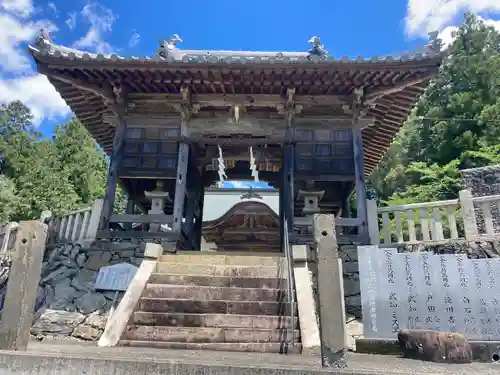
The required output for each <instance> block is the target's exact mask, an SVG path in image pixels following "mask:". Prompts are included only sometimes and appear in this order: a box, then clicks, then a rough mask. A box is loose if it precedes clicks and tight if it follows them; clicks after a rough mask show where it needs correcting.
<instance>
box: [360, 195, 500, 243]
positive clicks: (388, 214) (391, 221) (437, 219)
mask: <svg viewBox="0 0 500 375" xmlns="http://www.w3.org/2000/svg"><path fill="white" fill-rule="evenodd" d="M367 207H368V228H369V232H370V242H371V243H372V244H373V245H378V244H381V243H382V244H384V245H385V246H387V245H400V244H416V243H426V242H432V243H436V242H438V243H439V242H447V241H452V240H458V239H467V240H471V241H473V240H483V239H491V238H494V237H496V236H499V235H500V228H499V225H498V223H496V222H495V220H494V215H492V212H493V211H494V210H496V211H497V212H500V195H492V196H485V197H473V196H472V194H471V193H470V191H469V190H462V191H460V194H459V198H458V199H452V200H446V201H435V202H425V203H413V204H406V205H397V206H387V207H377V203H376V201H373V200H369V201H368V204H367ZM475 207H476V209H475ZM477 210H478V211H479V215H478V212H477ZM478 216H481V217H482V221H483V222H484V225H482V226H481V225H478Z"/></svg>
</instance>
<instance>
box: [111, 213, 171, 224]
mask: <svg viewBox="0 0 500 375" xmlns="http://www.w3.org/2000/svg"><path fill="white" fill-rule="evenodd" d="M173 221H174V217H173V216H172V215H161V214H160V215H131V214H113V215H111V217H110V218H109V222H110V223H141V224H172V222H173Z"/></svg>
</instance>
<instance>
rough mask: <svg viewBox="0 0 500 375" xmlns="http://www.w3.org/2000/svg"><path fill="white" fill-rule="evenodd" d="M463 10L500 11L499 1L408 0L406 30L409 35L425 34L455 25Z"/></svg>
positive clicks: (488, 12) (477, 11) (475, 11)
mask: <svg viewBox="0 0 500 375" xmlns="http://www.w3.org/2000/svg"><path fill="white" fill-rule="evenodd" d="M465 11H472V12H474V13H478V14H485V13H487V14H492V13H493V14H494V13H500V1H499V0H408V9H407V16H406V30H407V32H408V34H410V35H414V36H427V33H429V32H432V31H435V30H443V29H445V28H446V27H447V26H453V25H455V24H456V21H457V17H459V16H460V15H461V14H462V13H463V12H465ZM488 22H490V21H488ZM491 22H497V21H493V20H491ZM443 31H444V30H443Z"/></svg>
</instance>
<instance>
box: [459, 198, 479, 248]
mask: <svg viewBox="0 0 500 375" xmlns="http://www.w3.org/2000/svg"><path fill="white" fill-rule="evenodd" d="M458 197H459V200H460V210H461V211H462V215H463V218H464V232H465V239H466V240H468V241H475V240H477V239H478V238H479V232H478V229H477V221H476V211H475V209H474V201H473V200H472V193H471V192H470V191H469V190H468V189H465V190H460V192H459V193H458Z"/></svg>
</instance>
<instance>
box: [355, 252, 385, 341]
mask: <svg viewBox="0 0 500 375" xmlns="http://www.w3.org/2000/svg"><path fill="white" fill-rule="evenodd" d="M377 258H381V253H380V250H379V248H378V246H358V265H359V274H360V289H361V309H362V312H363V317H364V319H363V323H364V325H363V334H364V336H365V337H367V338H377V337H378V332H379V327H378V323H377V319H378V317H377V314H378V306H377V293H378V290H379V277H378V264H377Z"/></svg>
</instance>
